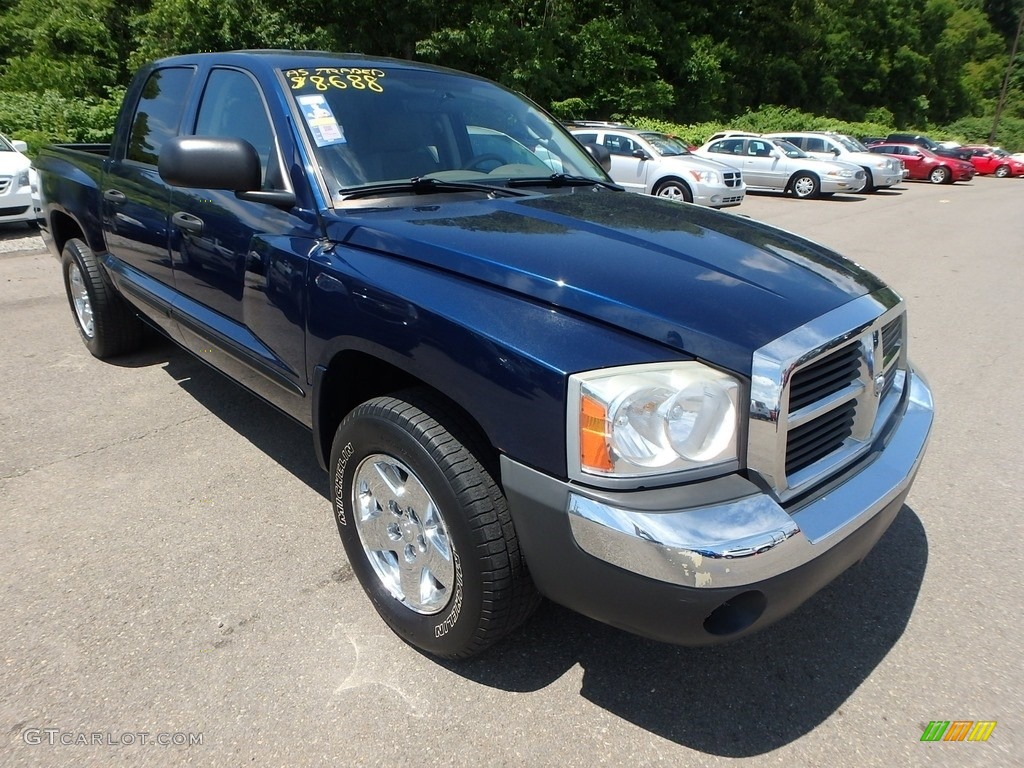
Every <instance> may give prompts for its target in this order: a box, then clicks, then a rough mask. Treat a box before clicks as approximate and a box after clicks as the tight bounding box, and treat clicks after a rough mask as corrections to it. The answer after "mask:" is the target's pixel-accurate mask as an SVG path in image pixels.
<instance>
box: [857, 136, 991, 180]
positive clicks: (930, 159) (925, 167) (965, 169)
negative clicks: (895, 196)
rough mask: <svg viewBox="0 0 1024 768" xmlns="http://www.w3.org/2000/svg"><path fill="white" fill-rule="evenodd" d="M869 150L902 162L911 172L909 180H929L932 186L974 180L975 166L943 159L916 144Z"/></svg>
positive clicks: (873, 146) (962, 161)
mask: <svg viewBox="0 0 1024 768" xmlns="http://www.w3.org/2000/svg"><path fill="white" fill-rule="evenodd" d="M868 149H869V150H870V151H871V152H876V153H878V154H880V155H890V156H892V157H895V158H898V159H899V160H902V161H903V165H905V166H906V167H907V170H908V171H910V174H909V176H908V178H911V179H921V180H927V181H930V182H931V183H932V184H952V183H953V182H954V181H970V180H971V179H973V178H974V166H973V165H971V164H970V163H968V162H965V161H964V160H957V159H956V158H952V157H941V156H939V155H936V154H935V153H934V152H932V151H931V150H928V149H925V148H924V147H919V146H917V145H915V144H872V145H871V146H870V147H868Z"/></svg>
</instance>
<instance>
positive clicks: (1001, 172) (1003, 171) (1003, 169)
mask: <svg viewBox="0 0 1024 768" xmlns="http://www.w3.org/2000/svg"><path fill="white" fill-rule="evenodd" d="M1009 175H1010V166H1008V165H1000V166H999V167H998V168H996V178H998V179H1005V178H1006V177H1007V176H1009Z"/></svg>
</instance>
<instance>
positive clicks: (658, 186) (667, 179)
mask: <svg viewBox="0 0 1024 768" xmlns="http://www.w3.org/2000/svg"><path fill="white" fill-rule="evenodd" d="M670 181H674V182H675V183H676V184H680V185H681V186H683V187H686V189H687V191H689V193H690V195H691V196H692V195H693V188H692V187H691V186H690V185H689V184H687V183H686V182H685V181H684V180H683V179H681V178H679V177H678V176H665V177H664V178H662V179H658V181H657V182H656V183H655V184H654V187H653V188H652V191H653V192H655V193H657V191H658V190H659V189H661V187H662V186H663V185H664V184H666V183H667V182H670Z"/></svg>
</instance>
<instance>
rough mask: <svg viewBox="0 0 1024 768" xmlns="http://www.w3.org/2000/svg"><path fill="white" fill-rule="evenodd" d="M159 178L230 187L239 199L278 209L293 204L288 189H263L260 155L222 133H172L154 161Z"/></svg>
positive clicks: (176, 183)
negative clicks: (182, 134)
mask: <svg viewBox="0 0 1024 768" xmlns="http://www.w3.org/2000/svg"><path fill="white" fill-rule="evenodd" d="M157 171H158V172H159V174H160V178H161V179H163V180H164V181H166V182H167V183H168V184H170V185H171V186H172V187H185V188H188V189H229V190H232V191H233V192H234V193H235V196H236V197H238V198H240V199H242V200H250V201H252V202H257V203H269V204H270V205H276V206H278V207H280V208H291V207H292V206H293V205H295V195H294V194H292V193H291V192H287V191H281V192H277V191H263V190H261V189H260V188H261V187H262V186H263V169H262V167H261V166H260V156H259V155H258V154H257V153H256V149H255V148H254V147H253V145H252V144H250V143H249V142H247V141H245V140H244V139H237V138H229V137H224V136H175V137H174V138H173V139H171V140H170V141H168V142H167V143H166V144H164V146H163V148H162V149H161V150H160V159H159V160H158V161H157Z"/></svg>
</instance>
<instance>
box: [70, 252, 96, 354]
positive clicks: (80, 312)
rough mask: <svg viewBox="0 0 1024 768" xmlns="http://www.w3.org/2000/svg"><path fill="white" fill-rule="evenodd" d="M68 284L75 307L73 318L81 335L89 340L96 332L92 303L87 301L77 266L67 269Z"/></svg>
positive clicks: (87, 295)
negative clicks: (76, 320)
mask: <svg viewBox="0 0 1024 768" xmlns="http://www.w3.org/2000/svg"><path fill="white" fill-rule="evenodd" d="M68 283H69V284H70V286H71V301H72V302H73V303H74V305H75V316H76V317H77V318H78V325H79V326H80V327H81V329H82V333H84V334H85V335H86V336H88V337H89V338H90V339H91V338H92V337H93V334H94V333H95V332H96V325H95V321H94V320H93V316H92V302H91V301H90V300H89V291H88V290H86V287H85V280H83V279H82V273H81V271H80V270H79V269H78V265H77V264H72V265H71V266H70V267H68Z"/></svg>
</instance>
